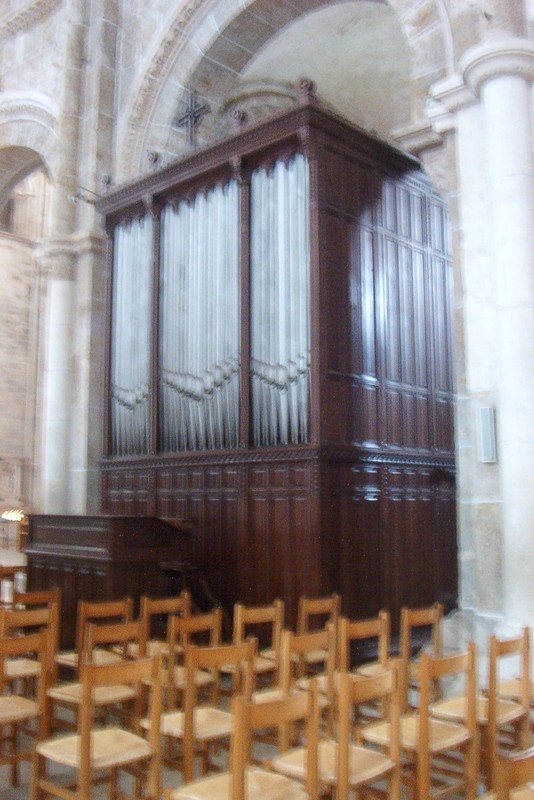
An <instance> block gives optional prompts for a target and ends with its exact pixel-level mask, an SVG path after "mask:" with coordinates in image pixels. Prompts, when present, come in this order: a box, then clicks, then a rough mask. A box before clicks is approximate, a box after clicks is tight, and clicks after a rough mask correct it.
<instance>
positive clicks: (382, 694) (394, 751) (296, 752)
mask: <svg viewBox="0 0 534 800" xmlns="http://www.w3.org/2000/svg"><path fill="white" fill-rule="evenodd" d="M399 687H400V680H399V669H398V665H397V662H392V664H391V665H390V666H389V668H388V669H386V670H383V671H382V672H380V673H378V674H377V675H376V676H372V677H363V676H359V675H354V674H351V673H348V672H340V673H339V674H338V677H337V680H336V687H335V696H336V700H335V708H336V715H335V717H336V720H335V721H336V724H335V726H334V730H336V731H337V738H336V739H334V738H333V737H332V735H331V733H330V734H329V735H328V736H327V737H326V738H320V739H319V742H318V753H317V763H318V782H319V785H320V786H321V787H323V788H325V787H326V788H328V789H329V790H330V791H332V790H334V791H335V797H336V799H337V800H348V796H349V792H351V791H356V792H358V791H360V790H364V787H365V788H366V789H367V790H368V791H370V789H371V788H372V789H373V795H372V796H373V797H374V796H376V795H377V793H379V787H378V785H377V784H378V783H379V782H384V781H385V782H386V787H385V789H384V791H383V792H382V793H383V794H385V796H386V797H388V798H390V800H399V798H400V749H399ZM371 702H373V703H377V704H378V703H380V704H381V705H382V707H383V708H385V709H387V712H386V713H387V717H386V719H387V723H386V724H387V725H388V731H389V734H390V735H389V743H388V748H387V752H385V753H382V752H380V751H377V750H376V749H371V748H370V747H368V746H365V744H364V743H363V742H362V731H363V729H364V728H363V727H362V726H360V725H357V726H356V727H355V725H354V720H355V719H360V718H361V717H362V715H361V714H360V706H362V705H368V704H369V703H371ZM309 757H310V755H309V753H308V750H307V747H306V746H304V747H302V746H297V747H295V748H293V749H290V750H288V751H287V752H285V753H282V755H280V756H277V757H276V758H275V759H273V761H272V764H271V766H272V768H273V769H275V770H276V771H278V772H280V773H281V774H283V775H287V776H288V777H290V778H293V779H295V780H303V779H304V777H305V774H306V764H307V761H308V759H309ZM358 796H359V795H358ZM365 796H367V794H366V795H365Z"/></svg>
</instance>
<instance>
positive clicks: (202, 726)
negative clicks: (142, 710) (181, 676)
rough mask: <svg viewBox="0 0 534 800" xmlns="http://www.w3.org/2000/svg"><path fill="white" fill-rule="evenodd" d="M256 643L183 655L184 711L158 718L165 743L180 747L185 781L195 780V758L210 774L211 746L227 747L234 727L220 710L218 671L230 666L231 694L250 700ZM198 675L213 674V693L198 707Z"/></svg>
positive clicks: (196, 649)
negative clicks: (175, 744) (184, 676)
mask: <svg viewBox="0 0 534 800" xmlns="http://www.w3.org/2000/svg"><path fill="white" fill-rule="evenodd" d="M257 646H258V644H257V641H256V640H255V639H249V640H248V641H246V642H242V643H241V644H226V645H219V646H216V647H198V646H197V645H189V647H188V649H187V654H186V662H185V668H186V679H185V691H184V702H183V710H181V711H179V710H174V711H166V712H164V713H163V714H162V716H161V735H162V737H163V738H164V740H165V739H171V740H177V741H180V742H181V743H182V753H183V765H182V771H183V777H184V781H192V780H193V778H194V764H195V756H196V754H197V752H198V754H199V755H200V756H201V773H202V775H206V774H207V773H208V771H210V770H211V771H213V769H214V765H213V762H212V761H211V759H210V754H211V749H212V748H213V746H214V745H217V746H220V745H221V744H222V745H223V746H228V744H229V741H230V736H231V734H232V731H233V727H234V718H233V715H232V713H231V712H230V711H229V710H228V709H227V708H223V707H222V705H221V703H220V700H221V693H220V692H219V691H218V688H217V687H218V685H219V678H220V671H221V667H223V666H225V665H228V664H233V665H234V666H235V671H234V673H233V676H232V677H233V686H232V689H233V693H234V696H236V695H237V694H238V693H244V694H245V695H246V696H248V697H250V695H251V693H252V687H253V681H254V671H253V666H254V657H255V656H256V654H257ZM199 671H203V672H210V673H211V674H212V686H213V687H214V691H213V693H212V697H211V701H210V702H209V703H205V702H204V703H200V702H199V696H198V685H197V681H195V676H196V675H197V674H198V672H199Z"/></svg>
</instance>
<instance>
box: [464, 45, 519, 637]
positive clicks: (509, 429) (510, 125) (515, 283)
mask: <svg viewBox="0 0 534 800" xmlns="http://www.w3.org/2000/svg"><path fill="white" fill-rule="evenodd" d="M463 74H464V79H465V82H466V83H467V85H469V86H470V87H471V89H472V90H473V92H474V93H475V94H476V95H478V96H479V97H480V103H481V107H482V119H483V122H484V134H485V141H484V145H485V155H486V169H487V176H488V190H489V199H490V203H491V212H492V220H491V223H492V225H491V239H490V241H491V246H492V248H491V249H492V258H493V267H494V276H495V287H494V291H495V294H494V297H495V310H496V334H497V336H496V352H495V361H496V363H495V366H496V370H497V376H498V377H497V398H498V402H497V432H498V459H499V463H500V476H501V493H502V567H503V590H504V591H503V608H502V611H503V614H504V617H505V620H506V621H507V622H510V623H513V624H515V623H520V624H523V623H527V622H528V623H532V622H533V621H534V583H533V581H532V565H531V553H532V550H533V548H534V491H533V490H532V487H531V486H530V485H529V484H530V481H529V476H531V475H533V474H534V224H533V223H534V160H533V156H532V147H533V138H532V122H531V120H532V92H531V82H532V80H533V79H534V46H533V45H532V44H531V43H530V42H522V41H521V40H510V41H509V42H505V43H503V42H495V43H494V42H490V43H488V44H486V45H483V46H481V47H479V48H477V49H476V50H474V51H472V52H471V53H468V54H467V56H466V58H464V62H463Z"/></svg>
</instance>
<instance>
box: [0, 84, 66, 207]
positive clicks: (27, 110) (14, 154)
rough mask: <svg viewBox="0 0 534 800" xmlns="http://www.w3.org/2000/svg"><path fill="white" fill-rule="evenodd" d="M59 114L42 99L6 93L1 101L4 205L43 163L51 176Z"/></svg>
mask: <svg viewBox="0 0 534 800" xmlns="http://www.w3.org/2000/svg"><path fill="white" fill-rule="evenodd" d="M56 126H57V118H56V114H55V113H54V112H53V111H52V110H51V109H50V107H49V106H48V105H47V104H46V103H45V101H44V100H43V99H42V98H35V97H31V96H28V95H14V94H11V95H10V94H8V93H7V92H6V93H5V95H4V97H3V98H2V100H0V204H1V203H2V202H3V201H5V200H6V199H7V197H8V196H9V193H10V192H11V190H12V189H13V187H14V186H15V185H16V184H17V183H19V181H21V180H23V179H24V178H25V177H27V176H28V175H29V174H30V173H31V172H33V171H34V170H35V169H37V168H38V167H40V166H44V167H45V169H46V171H47V173H48V175H49V176H50V172H51V169H50V164H51V161H52V160H53V157H54V156H53V154H54V152H55V150H54V148H55V140H56Z"/></svg>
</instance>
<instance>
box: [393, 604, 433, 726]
mask: <svg viewBox="0 0 534 800" xmlns="http://www.w3.org/2000/svg"><path fill="white" fill-rule="evenodd" d="M442 619H443V605H442V604H441V603H434V604H433V605H431V606H424V607H422V608H408V607H406V606H404V607H403V608H402V609H401V618H400V642H399V657H400V659H401V661H402V662H403V665H404V666H403V674H404V681H405V683H404V689H403V692H402V694H401V712H406V711H408V710H409V709H410V708H414V707H416V706H417V701H416V700H415V699H414V695H417V694H418V692H419V656H414V653H413V650H414V638H415V634H416V633H417V631H421V630H423V631H424V632H425V633H426V635H427V638H428V637H429V639H430V647H429V651H428V652H429V655H431V656H433V657H436V656H440V655H441V652H442V651H441V621H442ZM420 646H421V645H420V643H419V648H420ZM435 699H437V698H435Z"/></svg>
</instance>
